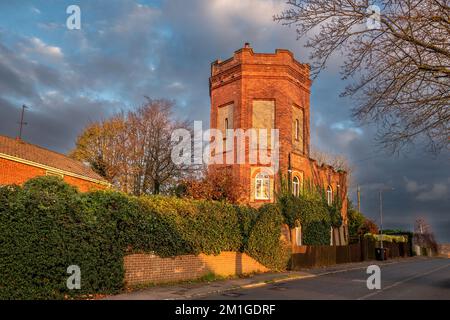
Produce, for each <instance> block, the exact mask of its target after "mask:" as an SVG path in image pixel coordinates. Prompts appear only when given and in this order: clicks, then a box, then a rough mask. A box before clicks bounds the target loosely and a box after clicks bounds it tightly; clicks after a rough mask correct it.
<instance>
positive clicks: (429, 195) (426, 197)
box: [417, 183, 449, 201]
mask: <svg viewBox="0 0 450 320" xmlns="http://www.w3.org/2000/svg"><path fill="white" fill-rule="evenodd" d="M448 197H449V190H448V186H447V185H446V184H444V183H435V184H433V187H432V188H431V190H428V191H424V192H421V193H419V194H418V195H417V200H420V201H430V200H441V199H442V200H445V199H447V198H448Z"/></svg>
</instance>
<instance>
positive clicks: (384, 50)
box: [274, 0, 450, 152]
mask: <svg viewBox="0 0 450 320" xmlns="http://www.w3.org/2000/svg"><path fill="white" fill-rule="evenodd" d="M373 3H375V4H376V5H377V6H370V5H371V1H368V0H290V1H288V4H289V8H288V9H287V10H286V11H284V12H282V13H281V14H279V15H276V16H275V17H274V19H275V20H276V21H281V22H282V23H283V24H285V25H295V26H296V28H297V34H298V37H299V38H300V37H307V38H308V41H307V43H306V47H308V48H311V59H312V61H313V64H312V67H311V69H312V70H311V71H312V75H313V76H314V77H315V76H317V74H318V73H319V72H320V71H321V70H323V69H324V68H325V67H326V65H327V62H328V60H329V59H330V57H331V56H332V55H333V54H336V53H338V54H341V55H343V56H345V57H346V59H345V61H344V63H343V65H342V76H343V79H347V78H352V79H353V78H356V79H357V80H356V81H355V82H354V83H353V84H351V85H349V86H347V88H346V89H345V91H344V92H343V93H342V95H343V96H352V97H354V98H355V100H356V103H357V105H356V107H355V108H354V109H353V116H354V117H355V119H357V120H359V121H361V122H362V123H367V122H376V123H377V124H378V128H379V136H378V139H379V141H380V142H381V144H382V145H383V146H385V147H388V148H390V149H391V150H392V151H399V150H401V149H402V147H404V146H407V145H409V144H410V143H412V142H414V141H416V140H417V139H421V138H426V140H427V142H429V143H427V144H426V145H427V147H429V150H430V151H432V152H438V151H440V150H441V149H442V148H444V147H446V146H447V147H448V142H449V136H450V126H449V120H450V110H449V101H450V45H449V42H450V17H449V15H450V7H449V1H448V0H384V1H383V0H382V1H375V2H373ZM378 9H379V10H380V14H379V15H378V14H377V10H378Z"/></svg>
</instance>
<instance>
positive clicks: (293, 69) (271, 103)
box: [210, 44, 347, 244]
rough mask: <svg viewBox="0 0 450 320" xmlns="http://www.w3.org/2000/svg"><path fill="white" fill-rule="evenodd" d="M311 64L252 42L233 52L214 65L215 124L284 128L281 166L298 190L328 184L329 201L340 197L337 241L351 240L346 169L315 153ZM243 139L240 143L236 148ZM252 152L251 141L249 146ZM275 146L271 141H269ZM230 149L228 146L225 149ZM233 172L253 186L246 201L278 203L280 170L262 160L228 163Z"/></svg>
mask: <svg viewBox="0 0 450 320" xmlns="http://www.w3.org/2000/svg"><path fill="white" fill-rule="evenodd" d="M309 71H310V69H309V65H307V64H302V63H300V62H298V61H296V60H295V58H294V56H293V54H292V53H291V52H290V51H288V50H284V49H277V50H276V51H275V53H254V52H253V49H252V48H251V47H250V45H249V44H246V45H245V47H244V48H242V49H239V50H237V51H236V52H235V53H234V55H233V57H231V58H230V59H228V60H225V61H214V62H213V63H212V64H211V77H210V96H211V128H212V129H219V130H222V131H224V132H225V130H226V129H244V130H248V129H250V128H255V129H261V128H266V129H278V130H279V131H278V133H279V170H280V172H281V173H282V174H283V175H284V176H287V177H288V179H289V180H290V183H291V190H292V192H293V193H294V194H298V193H299V190H300V189H301V188H302V187H303V185H304V183H305V181H308V182H309V183H314V184H315V185H320V186H323V188H324V190H326V194H327V200H328V202H329V203H332V201H333V200H334V199H335V198H336V196H338V197H340V199H341V200H342V203H343V208H342V215H343V219H344V226H343V227H341V228H340V229H339V230H335V239H336V240H335V241H333V242H334V243H340V244H344V243H346V239H347V232H346V231H347V228H346V225H347V217H346V212H347V183H346V177H347V175H346V173H345V172H342V171H340V172H338V171H336V170H334V169H333V168H332V167H330V166H326V165H322V166H319V165H318V164H317V162H316V161H314V160H313V159H311V158H310V87H311V80H310V78H309ZM236 146H237V144H235V145H234V148H235V147H236ZM245 148H246V153H248V152H249V146H248V145H246V147H245ZM269 151H270V143H269ZM227 152H230V149H225V151H224V154H226V153H227ZM226 166H227V168H228V169H229V170H231V172H232V176H233V177H234V179H236V182H239V183H240V184H241V185H243V187H244V190H247V192H246V194H244V195H243V202H247V203H250V204H251V205H260V204H263V203H267V202H273V201H274V196H275V191H276V188H277V183H279V181H278V180H279V178H278V177H279V174H278V172H273V171H274V170H273V169H272V168H271V167H270V166H267V165H262V164H260V163H259V159H258V162H257V163H254V164H251V163H248V162H246V163H243V164H242V163H241V164H226Z"/></svg>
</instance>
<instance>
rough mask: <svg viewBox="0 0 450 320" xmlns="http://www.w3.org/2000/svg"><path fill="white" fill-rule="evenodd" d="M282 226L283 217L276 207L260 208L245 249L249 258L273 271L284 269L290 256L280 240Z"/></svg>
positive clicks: (286, 247) (269, 205) (271, 205)
mask: <svg viewBox="0 0 450 320" xmlns="http://www.w3.org/2000/svg"><path fill="white" fill-rule="evenodd" d="M282 224H283V216H282V215H281V213H280V211H279V209H278V207H277V206H276V205H273V204H267V205H264V206H263V207H261V208H260V209H259V216H258V219H257V221H256V223H255V225H254V227H253V228H252V230H251V232H250V235H249V239H248V246H247V249H246V252H247V253H248V254H249V255H250V256H252V257H253V258H255V259H256V260H258V261H259V262H261V263H262V264H263V265H265V266H266V267H269V268H271V269H275V270H283V269H285V268H286V267H287V263H288V260H289V256H290V251H289V248H288V246H286V245H285V244H284V243H283V242H282V241H281V240H280V230H281V225H282Z"/></svg>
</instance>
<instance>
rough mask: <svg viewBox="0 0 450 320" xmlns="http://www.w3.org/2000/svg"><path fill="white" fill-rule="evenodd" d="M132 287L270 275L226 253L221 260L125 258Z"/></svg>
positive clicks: (241, 256) (241, 255)
mask: <svg viewBox="0 0 450 320" xmlns="http://www.w3.org/2000/svg"><path fill="white" fill-rule="evenodd" d="M124 266H125V283H126V285H128V286H133V285H138V284H149V283H164V282H173V281H182V280H193V279H197V278H200V277H202V276H204V275H206V274H208V273H214V274H216V275H220V276H232V275H239V274H246V273H252V272H267V271H269V270H268V269H267V268H266V267H264V266H263V265H262V264H260V263H259V262H257V261H256V260H254V259H253V258H251V257H249V256H248V255H246V254H245V253H237V252H222V253H220V254H219V255H217V256H214V255H205V254H200V255H198V256H196V255H183V256H177V257H173V258H161V257H158V256H157V255H153V254H132V255H128V256H126V257H125V258H124Z"/></svg>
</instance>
